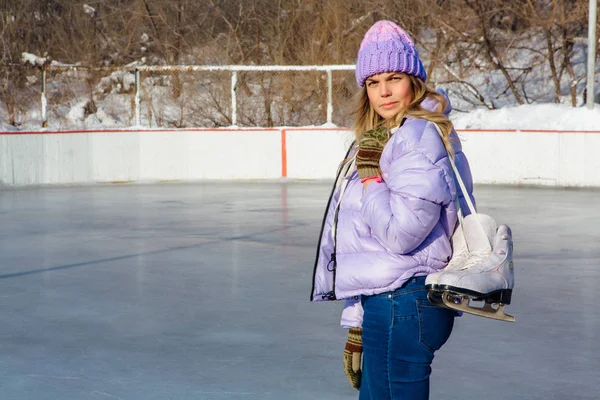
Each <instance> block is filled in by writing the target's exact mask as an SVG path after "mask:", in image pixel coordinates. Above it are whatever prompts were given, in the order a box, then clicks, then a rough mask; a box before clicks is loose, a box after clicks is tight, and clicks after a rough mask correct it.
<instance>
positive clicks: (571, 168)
mask: <svg viewBox="0 0 600 400" xmlns="http://www.w3.org/2000/svg"><path fill="white" fill-rule="evenodd" d="M458 133H459V136H460V137H461V139H462V143H463V149H464V151H465V153H466V154H467V157H468V158H469V162H470V164H471V168H472V170H473V176H474V180H475V182H476V183H487V184H512V185H522V184H527V185H544V186H574V187H600V158H597V156H596V154H595V151H594V150H595V149H598V148H600V131H592V130H577V131H560V130H503V129H487V130H458ZM352 139H353V134H352V132H351V131H349V130H348V129H345V128H319V127H308V128H299V127H293V128H292V127H289V128H288V127H286V128H218V129H210V128H203V129H202V128H201V129H193V128H186V129H176V130H173V129H155V130H148V129H145V130H139V129H137V130H136V129H109V130H104V131H93V130H62V131H50V130H42V131H8V132H0V185H8V186H24V185H43V184H78V183H94V182H98V183H106V182H111V183H123V182H157V181H158V182H161V181H188V180H201V179H276V178H290V179H332V178H333V175H334V174H335V171H336V170H337V167H338V164H339V162H340V160H341V158H342V157H343V156H344V154H345V151H346V150H347V148H348V146H349V145H350V143H351V142H352ZM232 143H236V144H237V145H236V146H231V144H232ZM532 154H533V155H534V156H532Z"/></svg>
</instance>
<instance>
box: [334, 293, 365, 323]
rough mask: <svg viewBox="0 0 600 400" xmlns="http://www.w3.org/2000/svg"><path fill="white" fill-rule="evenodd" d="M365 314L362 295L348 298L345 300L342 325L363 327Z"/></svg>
mask: <svg viewBox="0 0 600 400" xmlns="http://www.w3.org/2000/svg"><path fill="white" fill-rule="evenodd" d="M363 314H364V310H363V307H362V304H361V302H360V297H355V298H352V299H347V300H346V301H345V302H344V311H342V319H341V321H340V326H341V327H342V328H362V321H363Z"/></svg>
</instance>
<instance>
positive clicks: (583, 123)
mask: <svg viewBox="0 0 600 400" xmlns="http://www.w3.org/2000/svg"><path fill="white" fill-rule="evenodd" d="M84 105H85V104H84V103H80V104H78V106H77V107H73V108H72V109H71V111H70V112H69V113H68V114H67V115H66V118H67V119H68V120H70V121H72V120H78V119H81V118H82V117H83V107H84ZM101 116H105V117H104V118H100V117H101ZM450 119H451V120H452V122H453V123H454V126H455V127H456V129H511V130H512V129H532V130H566V131H576V130H596V131H600V104H596V105H595V107H594V109H593V110H589V109H588V108H587V107H585V106H582V107H571V106H568V105H565V104H526V105H522V106H516V107H504V108H501V109H498V110H487V109H477V110H474V111H471V112H468V113H458V112H453V113H452V114H451V116H450ZM119 126H122V125H120V124H119V123H118V122H117V121H114V120H113V119H112V118H110V117H108V114H107V113H105V112H103V110H102V109H101V108H99V109H98V112H97V115H96V116H95V118H91V119H90V118H88V120H87V121H86V126H85V128H86V129H98V130H102V129H114V128H116V127H119ZM322 127H326V128H331V127H335V125H332V124H326V125H322ZM38 129H39V127H37V126H34V125H32V126H27V127H21V129H18V128H15V127H14V126H11V125H9V124H7V123H6V122H5V121H0V131H5V132H11V131H19V130H38ZM63 129H68V126H65V127H63Z"/></svg>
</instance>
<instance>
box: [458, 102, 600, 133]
mask: <svg viewBox="0 0 600 400" xmlns="http://www.w3.org/2000/svg"><path fill="white" fill-rule="evenodd" d="M451 119H452V122H453V123H454V126H455V127H456V129H537V130H600V104H596V105H595V107H594V109H592V110H589V109H588V108H587V107H585V106H583V107H571V106H568V105H565V104H535V105H534V104H526V105H522V106H517V107H504V108H501V109H498V110H487V109H477V110H474V111H471V112H468V113H452V114H451Z"/></svg>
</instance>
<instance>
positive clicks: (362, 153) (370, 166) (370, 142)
mask: <svg viewBox="0 0 600 400" xmlns="http://www.w3.org/2000/svg"><path fill="white" fill-rule="evenodd" d="M389 138H390V135H389V130H388V129H387V128H375V129H371V130H370V131H367V132H365V133H363V134H362V136H361V137H360V139H359V141H358V153H356V169H357V170H358V176H359V177H360V178H361V180H362V181H363V183H366V182H365V181H368V180H369V179H370V178H373V179H376V178H378V177H379V176H380V172H379V159H380V158H381V153H382V152H383V148H384V147H385V144H386V143H387V141H388V140H389ZM365 187H366V186H365Z"/></svg>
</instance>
